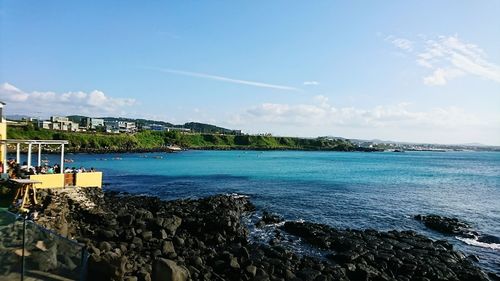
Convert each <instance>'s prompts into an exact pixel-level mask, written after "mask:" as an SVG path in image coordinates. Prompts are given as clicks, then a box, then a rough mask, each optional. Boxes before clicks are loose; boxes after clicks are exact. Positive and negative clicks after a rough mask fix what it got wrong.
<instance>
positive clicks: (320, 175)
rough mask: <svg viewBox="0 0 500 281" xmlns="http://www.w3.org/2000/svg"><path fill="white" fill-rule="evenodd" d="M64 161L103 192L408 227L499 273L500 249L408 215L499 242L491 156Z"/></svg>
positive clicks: (272, 155) (188, 155) (227, 154)
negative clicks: (231, 200)
mask: <svg viewBox="0 0 500 281" xmlns="http://www.w3.org/2000/svg"><path fill="white" fill-rule="evenodd" d="M53 157H54V158H53V159H54V161H57V160H56V158H57V157H56V156H53ZM117 157H118V159H116V158H117ZM67 158H73V159H74V160H75V163H73V164H70V165H72V166H85V167H87V168H88V167H95V168H97V169H99V170H102V171H104V172H105V177H104V182H105V183H106V186H105V188H106V189H111V190H118V191H128V192H133V193H139V194H149V195H156V196H159V197H161V198H164V199H175V198H186V197H192V198H193V197H194V198H195V197H203V196H206V195H211V194H219V193H240V194H247V195H249V196H250V197H251V198H252V200H253V202H254V203H255V204H256V205H257V206H258V207H259V208H260V209H267V210H270V211H272V212H276V213H278V214H281V215H283V216H285V217H286V218H287V219H304V220H309V221H314V222H319V223H326V224H329V225H332V226H335V227H340V228H360V229H364V228H374V229H378V230H390V229H399V230H405V229H412V230H416V231H418V232H420V233H423V234H426V235H429V236H431V237H432V238H434V239H448V240H450V241H451V242H453V243H454V244H455V245H456V247H458V248H459V249H461V250H463V251H464V252H466V253H468V254H476V255H478V256H479V257H480V258H481V264H482V265H483V266H485V267H487V268H488V269H490V270H494V271H500V259H499V256H500V250H499V249H494V248H488V246H491V245H483V246H486V247H478V246H472V245H468V244H466V243H464V242H461V241H459V240H457V239H455V238H454V237H444V236H442V235H440V234H438V233H435V232H433V231H429V230H427V229H426V228H424V227H423V226H422V225H421V224H420V223H419V222H416V221H415V220H413V216H414V215H415V214H430V213H434V214H439V215H445V216H455V217H458V218H460V219H462V220H465V221H468V222H470V223H471V224H472V225H473V226H474V228H475V229H476V230H477V231H479V232H481V233H485V234H491V235H496V236H499V234H500V153H494V152H406V153H356V152H351V153H346V152H302V151H187V152H181V153H174V154H164V153H146V154H105V155H87V154H80V155H68V156H67ZM49 159H52V156H49ZM499 246H500V245H499Z"/></svg>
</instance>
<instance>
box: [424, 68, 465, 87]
mask: <svg viewBox="0 0 500 281" xmlns="http://www.w3.org/2000/svg"><path fill="white" fill-rule="evenodd" d="M463 75H465V73H464V72H463V71H461V70H460V69H456V68H447V69H443V68H437V69H436V70H434V72H433V73H432V75H430V76H426V77H424V84H426V85H445V84H446V82H447V81H448V80H450V79H453V78H455V77H459V76H463Z"/></svg>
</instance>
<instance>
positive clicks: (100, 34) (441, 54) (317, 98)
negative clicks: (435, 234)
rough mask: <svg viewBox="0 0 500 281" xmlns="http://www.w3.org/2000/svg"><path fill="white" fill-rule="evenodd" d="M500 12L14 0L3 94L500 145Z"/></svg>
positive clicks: (173, 116)
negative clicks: (499, 15)
mask: <svg viewBox="0 0 500 281" xmlns="http://www.w3.org/2000/svg"><path fill="white" fill-rule="evenodd" d="M436 2H439V3H436ZM499 13H500V2H499V1H467V2H466V1H412V2H410V1H404V2H403V1H383V2H382V1H380V2H377V3H376V2H375V1H342V2H340V1H312V2H311V1H307V2H306V1H301V2H299V1H178V2H170V1H143V2H139V1H120V2H118V1H13V0H0V17H1V20H0V28H1V29H0V42H1V43H0V44H1V45H0V85H1V87H0V99H1V100H4V101H5V102H7V104H8V105H7V108H6V111H7V113H8V114H28V115H34V116H49V115H52V114H85V115H90V116H124V117H144V118H152V119H159V120H164V121H169V122H174V123H183V122H187V121H200V122H207V123H213V124H216V125H220V126H225V127H229V128H234V129H243V130H244V131H245V132H248V133H264V132H270V133H273V134H276V135H289V136H319V135H334V136H343V137H348V138H364V139H372V138H378V139H392V140H402V141H419V142H436V143H467V142H481V143H486V144H497V145H500V28H498V26H500V18H499V17H498V14H499Z"/></svg>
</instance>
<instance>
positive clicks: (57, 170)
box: [54, 164, 61, 174]
mask: <svg viewBox="0 0 500 281" xmlns="http://www.w3.org/2000/svg"><path fill="white" fill-rule="evenodd" d="M60 173H61V166H59V165H57V164H55V165H54V174H60Z"/></svg>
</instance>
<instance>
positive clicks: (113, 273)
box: [88, 252, 127, 281]
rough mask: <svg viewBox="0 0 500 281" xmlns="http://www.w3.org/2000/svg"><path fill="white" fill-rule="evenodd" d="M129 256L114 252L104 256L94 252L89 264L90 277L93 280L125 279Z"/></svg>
mask: <svg viewBox="0 0 500 281" xmlns="http://www.w3.org/2000/svg"><path fill="white" fill-rule="evenodd" d="M126 264H127V258H126V257H125V256H119V255H117V254H115V253H113V252H107V253H106V254H104V255H102V256H98V255H96V254H93V255H91V256H90V259H89V265H88V279H89V280H93V281H100V280H102V281H105V280H110V281H119V280H123V277H124V276H125V272H126Z"/></svg>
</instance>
